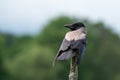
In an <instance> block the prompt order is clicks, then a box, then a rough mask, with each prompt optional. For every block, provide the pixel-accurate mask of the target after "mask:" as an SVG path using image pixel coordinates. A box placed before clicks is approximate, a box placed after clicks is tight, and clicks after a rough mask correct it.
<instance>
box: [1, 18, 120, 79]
mask: <svg viewBox="0 0 120 80" xmlns="http://www.w3.org/2000/svg"><path fill="white" fill-rule="evenodd" d="M75 21H82V22H83V23H84V24H85V25H86V26H87V30H88V46H87V49H86V54H85V55H84V58H83V60H82V63H81V65H80V67H79V79H80V80H120V77H119V76H120V69H119V67H120V64H119V63H120V58H119V57H120V49H119V47H120V38H119V37H118V35H117V34H115V33H113V32H112V30H110V29H108V28H107V26H106V25H104V23H103V22H96V23H93V22H91V21H90V20H88V19H79V18H78V19H75V18H71V17H67V16H60V17H57V18H55V19H52V20H51V21H50V22H48V23H47V24H46V25H45V28H44V29H43V30H42V32H41V33H40V34H39V35H37V36H36V37H31V36H29V35H25V36H21V37H18V36H13V35H10V34H6V35H5V34H4V35H0V80H49V79H51V80H63V79H64V80H67V79H68V74H69V61H63V62H62V61H61V62H58V63H57V65H56V66H55V68H54V69H52V61H53V59H54V56H55V54H56V53H57V51H58V49H59V46H60V44H61V42H62V39H63V37H64V35H65V33H66V32H67V31H68V29H66V28H64V27H63V25H64V24H66V23H72V22H75ZM3 75H4V78H3Z"/></svg>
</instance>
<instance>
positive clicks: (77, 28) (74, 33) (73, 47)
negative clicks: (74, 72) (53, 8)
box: [55, 22, 87, 64]
mask: <svg viewBox="0 0 120 80" xmlns="http://www.w3.org/2000/svg"><path fill="white" fill-rule="evenodd" d="M65 27H67V28H70V29H71V31H69V32H67V33H66V35H65V38H64V39H63V41H62V44H61V46H60V49H59V51H58V53H57V55H56V57H55V61H56V60H67V59H69V58H72V57H73V56H75V55H76V54H75V52H76V51H78V52H79V54H78V55H79V57H78V64H79V63H80V61H81V58H82V56H83V53H84V51H85V47H86V33H87V32H86V28H85V26H84V24H83V23H80V22H78V23H73V24H67V25H65Z"/></svg>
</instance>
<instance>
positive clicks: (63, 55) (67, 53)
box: [55, 39, 74, 60]
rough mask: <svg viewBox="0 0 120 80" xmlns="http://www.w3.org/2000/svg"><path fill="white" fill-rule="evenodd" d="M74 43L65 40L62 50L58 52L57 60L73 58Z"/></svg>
mask: <svg viewBox="0 0 120 80" xmlns="http://www.w3.org/2000/svg"><path fill="white" fill-rule="evenodd" d="M72 43H74V40H71V41H68V40H66V39H63V42H62V44H61V46H60V49H59V51H58V54H57V55H56V58H55V60H65V59H68V58H70V57H71V56H73V55H74V54H73V51H72V50H70V49H71V46H72Z"/></svg>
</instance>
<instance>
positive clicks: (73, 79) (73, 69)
mask: <svg viewBox="0 0 120 80" xmlns="http://www.w3.org/2000/svg"><path fill="white" fill-rule="evenodd" d="M77 60H78V55H76V56H74V57H73V58H72V59H71V63H70V74H69V80H78V65H77Z"/></svg>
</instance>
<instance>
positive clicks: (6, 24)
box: [0, 0, 120, 34]
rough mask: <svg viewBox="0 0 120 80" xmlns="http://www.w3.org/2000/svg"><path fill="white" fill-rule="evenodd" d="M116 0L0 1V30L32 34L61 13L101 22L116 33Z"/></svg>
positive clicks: (119, 27) (119, 9)
mask: <svg viewBox="0 0 120 80" xmlns="http://www.w3.org/2000/svg"><path fill="white" fill-rule="evenodd" d="M119 3H120V0H0V31H2V32H8V33H13V34H35V33H37V32H38V31H40V29H41V26H42V25H44V24H45V23H46V22H48V21H49V20H50V19H51V18H53V17H56V16H58V15H61V14H65V15H72V16H76V17H77V16H78V17H81V16H82V17H85V18H89V19H90V20H93V21H103V22H105V23H106V24H107V25H110V26H111V27H110V28H112V29H113V30H114V31H115V32H117V33H119V34H120V4H119Z"/></svg>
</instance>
